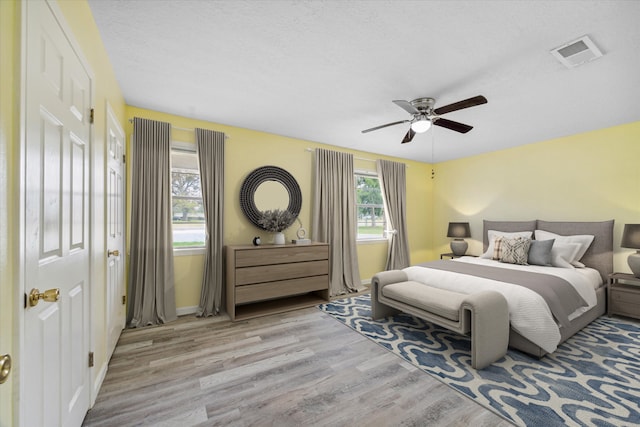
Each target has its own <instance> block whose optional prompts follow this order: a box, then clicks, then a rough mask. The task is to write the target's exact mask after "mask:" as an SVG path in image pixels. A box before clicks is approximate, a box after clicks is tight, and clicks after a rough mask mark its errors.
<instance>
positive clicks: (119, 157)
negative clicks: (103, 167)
mask: <svg viewBox="0 0 640 427" xmlns="http://www.w3.org/2000/svg"><path fill="white" fill-rule="evenodd" d="M124 141H125V138H124V131H123V130H122V128H121V127H120V126H119V125H118V122H117V120H116V118H115V115H114V114H113V112H112V111H111V108H110V107H109V106H107V328H108V329H107V333H108V337H107V351H108V355H107V360H108V359H109V358H110V357H111V355H112V354H113V350H114V349H115V348H116V344H117V343H118V339H119V338H120V333H121V332H122V329H124V324H125V321H126V310H125V307H126V306H125V300H124V296H125V292H126V291H125V276H124V274H125V273H124V265H125V258H124V255H125V250H124V214H125V212H124V210H125V205H124V201H125V182H124V176H125V169H124V153H125V144H124Z"/></svg>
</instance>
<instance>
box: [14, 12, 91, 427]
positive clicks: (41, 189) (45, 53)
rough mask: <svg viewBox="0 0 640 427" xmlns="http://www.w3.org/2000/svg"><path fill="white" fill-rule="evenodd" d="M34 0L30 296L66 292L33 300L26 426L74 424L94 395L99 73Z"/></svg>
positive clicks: (26, 347) (26, 348)
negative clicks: (93, 177)
mask: <svg viewBox="0 0 640 427" xmlns="http://www.w3.org/2000/svg"><path fill="white" fill-rule="evenodd" d="M24 7H25V9H24V10H25V11H26V18H25V19H26V30H25V31H26V34H25V37H26V44H25V51H24V55H25V56H24V58H25V67H26V68H25V70H24V71H23V75H25V76H26V80H25V82H24V86H23V87H24V88H25V89H24V90H25V97H24V114H25V116H24V126H25V133H24V140H23V142H22V144H23V150H22V161H23V163H22V165H23V170H22V172H21V173H22V184H21V191H22V192H23V194H24V205H23V209H24V211H23V212H22V215H21V221H24V223H22V224H21V230H22V232H23V236H22V239H21V244H20V246H21V250H24V252H23V253H24V257H23V264H22V268H23V270H22V274H23V277H24V286H25V292H26V293H27V294H30V293H31V292H32V290H35V289H39V290H40V292H44V291H45V290H54V291H55V290H56V289H57V290H59V298H58V299H57V301H56V300H55V296H54V292H53V291H52V292H51V293H49V294H48V298H47V299H49V301H46V300H39V301H36V302H37V305H32V303H31V302H30V301H29V298H27V301H26V304H25V305H26V307H25V309H24V317H23V319H22V322H23V336H22V338H21V356H20V424H21V425H22V426H23V427H28V426H65V427H74V426H79V425H81V424H82V421H83V419H84V416H85V415H86V412H87V410H88V408H89V400H90V371H89V367H88V355H89V301H90V299H89V296H90V295H89V292H90V289H89V277H90V271H89V270H90V268H89V260H90V257H89V250H90V244H89V197H88V194H89V176H90V162H89V151H90V147H89V144H90V135H91V125H90V122H89V120H90V119H89V113H90V108H91V104H90V102H91V78H90V77H89V73H88V71H87V70H86V69H85V68H84V66H83V65H82V62H81V61H80V59H79V58H78V56H77V55H76V53H75V51H74V49H73V47H72V44H71V42H70V41H69V40H68V38H67V35H66V34H65V32H64V30H63V29H62V27H61V25H60V23H59V22H58V21H57V19H56V16H55V14H54V13H53V11H52V10H51V6H50V5H49V4H48V2H45V1H26V2H24ZM34 292H35V291H34Z"/></svg>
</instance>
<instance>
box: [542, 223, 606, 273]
mask: <svg viewBox="0 0 640 427" xmlns="http://www.w3.org/2000/svg"><path fill="white" fill-rule="evenodd" d="M535 235H536V240H550V239H556V244H557V243H578V244H579V245H580V249H579V250H578V253H577V254H576V256H575V258H574V259H572V260H570V261H569V262H570V263H571V264H572V265H573V266H574V267H581V268H584V264H583V263H581V262H580V260H581V259H582V257H583V256H584V253H585V252H587V249H589V246H591V243H593V239H594V237H593V236H592V235H590V234H582V235H575V236H561V235H559V234H555V233H551V232H549V231H544V230H536V232H535Z"/></svg>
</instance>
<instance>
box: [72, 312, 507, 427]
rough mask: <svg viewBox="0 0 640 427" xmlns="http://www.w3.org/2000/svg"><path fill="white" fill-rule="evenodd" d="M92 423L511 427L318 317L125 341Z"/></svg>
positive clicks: (189, 321)
mask: <svg viewBox="0 0 640 427" xmlns="http://www.w3.org/2000/svg"><path fill="white" fill-rule="evenodd" d="M83 425H84V426H176V427H178V426H179V427H187V426H303V425H305V426H306V425H313V426H397V425H404V426H503V427H504V426H510V425H511V424H510V423H508V422H507V421H505V420H503V419H502V418H500V417H498V416H497V415H495V414H493V413H492V412H489V411H487V410H486V409H484V408H482V407H481V406H479V405H477V404H476V403H474V402H473V401H472V400H470V399H468V398H467V397H465V396H463V395H461V394H459V393H457V392H455V391H454V390H452V389H450V388H449V387H447V386H446V385H444V384H442V383H441V382H439V381H437V380H435V379H434V378H432V377H431V376H429V375H428V374H426V373H424V372H422V371H420V370H419V369H417V368H416V367H414V366H413V365H411V364H409V363H407V362H405V361H404V360H402V359H401V358H399V357H398V356H395V355H394V354H392V353H390V352H388V351H386V350H385V349H383V348H382V347H380V346H378V345H377V344H375V343H373V342H372V341H370V340H368V339H367V338H365V337H363V336H362V335H360V334H359V333H357V332H355V331H353V330H351V329H350V328H348V327H347V326H345V325H343V324H341V323H340V322H338V321H336V320H335V319H333V318H331V317H330V316H328V315H327V314H325V313H322V312H321V311H319V310H318V309H317V308H315V307H314V308H307V309H303V310H296V311H292V312H289V313H284V314H277V315H271V316H266V317H261V318H256V319H252V320H247V321H242V322H236V323H232V322H230V321H229V320H225V319H220V318H219V317H218V318H207V319H200V318H196V317H193V316H184V317H181V318H179V319H178V320H177V321H175V322H173V323H171V324H168V325H164V326H158V327H149V328H144V329H133V330H132V329H129V330H125V331H124V332H123V333H122V336H121V338H120V341H119V342H118V346H117V348H116V350H115V352H114V355H113V357H112V359H111V363H110V365H109V371H108V373H107V376H106V378H105V380H104V383H103V385H102V389H101V390H100V393H99V395H98V398H97V401H96V404H95V406H94V407H93V408H92V409H91V410H90V411H89V413H88V414H87V417H86V419H85V422H84V424H83Z"/></svg>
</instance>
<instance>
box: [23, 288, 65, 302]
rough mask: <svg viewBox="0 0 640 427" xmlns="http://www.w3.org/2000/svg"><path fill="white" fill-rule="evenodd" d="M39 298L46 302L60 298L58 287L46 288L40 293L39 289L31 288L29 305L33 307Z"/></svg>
mask: <svg viewBox="0 0 640 427" xmlns="http://www.w3.org/2000/svg"><path fill="white" fill-rule="evenodd" d="M41 299H42V300H45V301H47V302H56V301H58V299H60V289H58V288H55V289H47V290H46V291H44V292H42V293H40V289H36V288H33V289H31V292H30V293H29V305H30V306H31V307H35V306H36V305H38V302H39V301H40V300H41Z"/></svg>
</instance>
